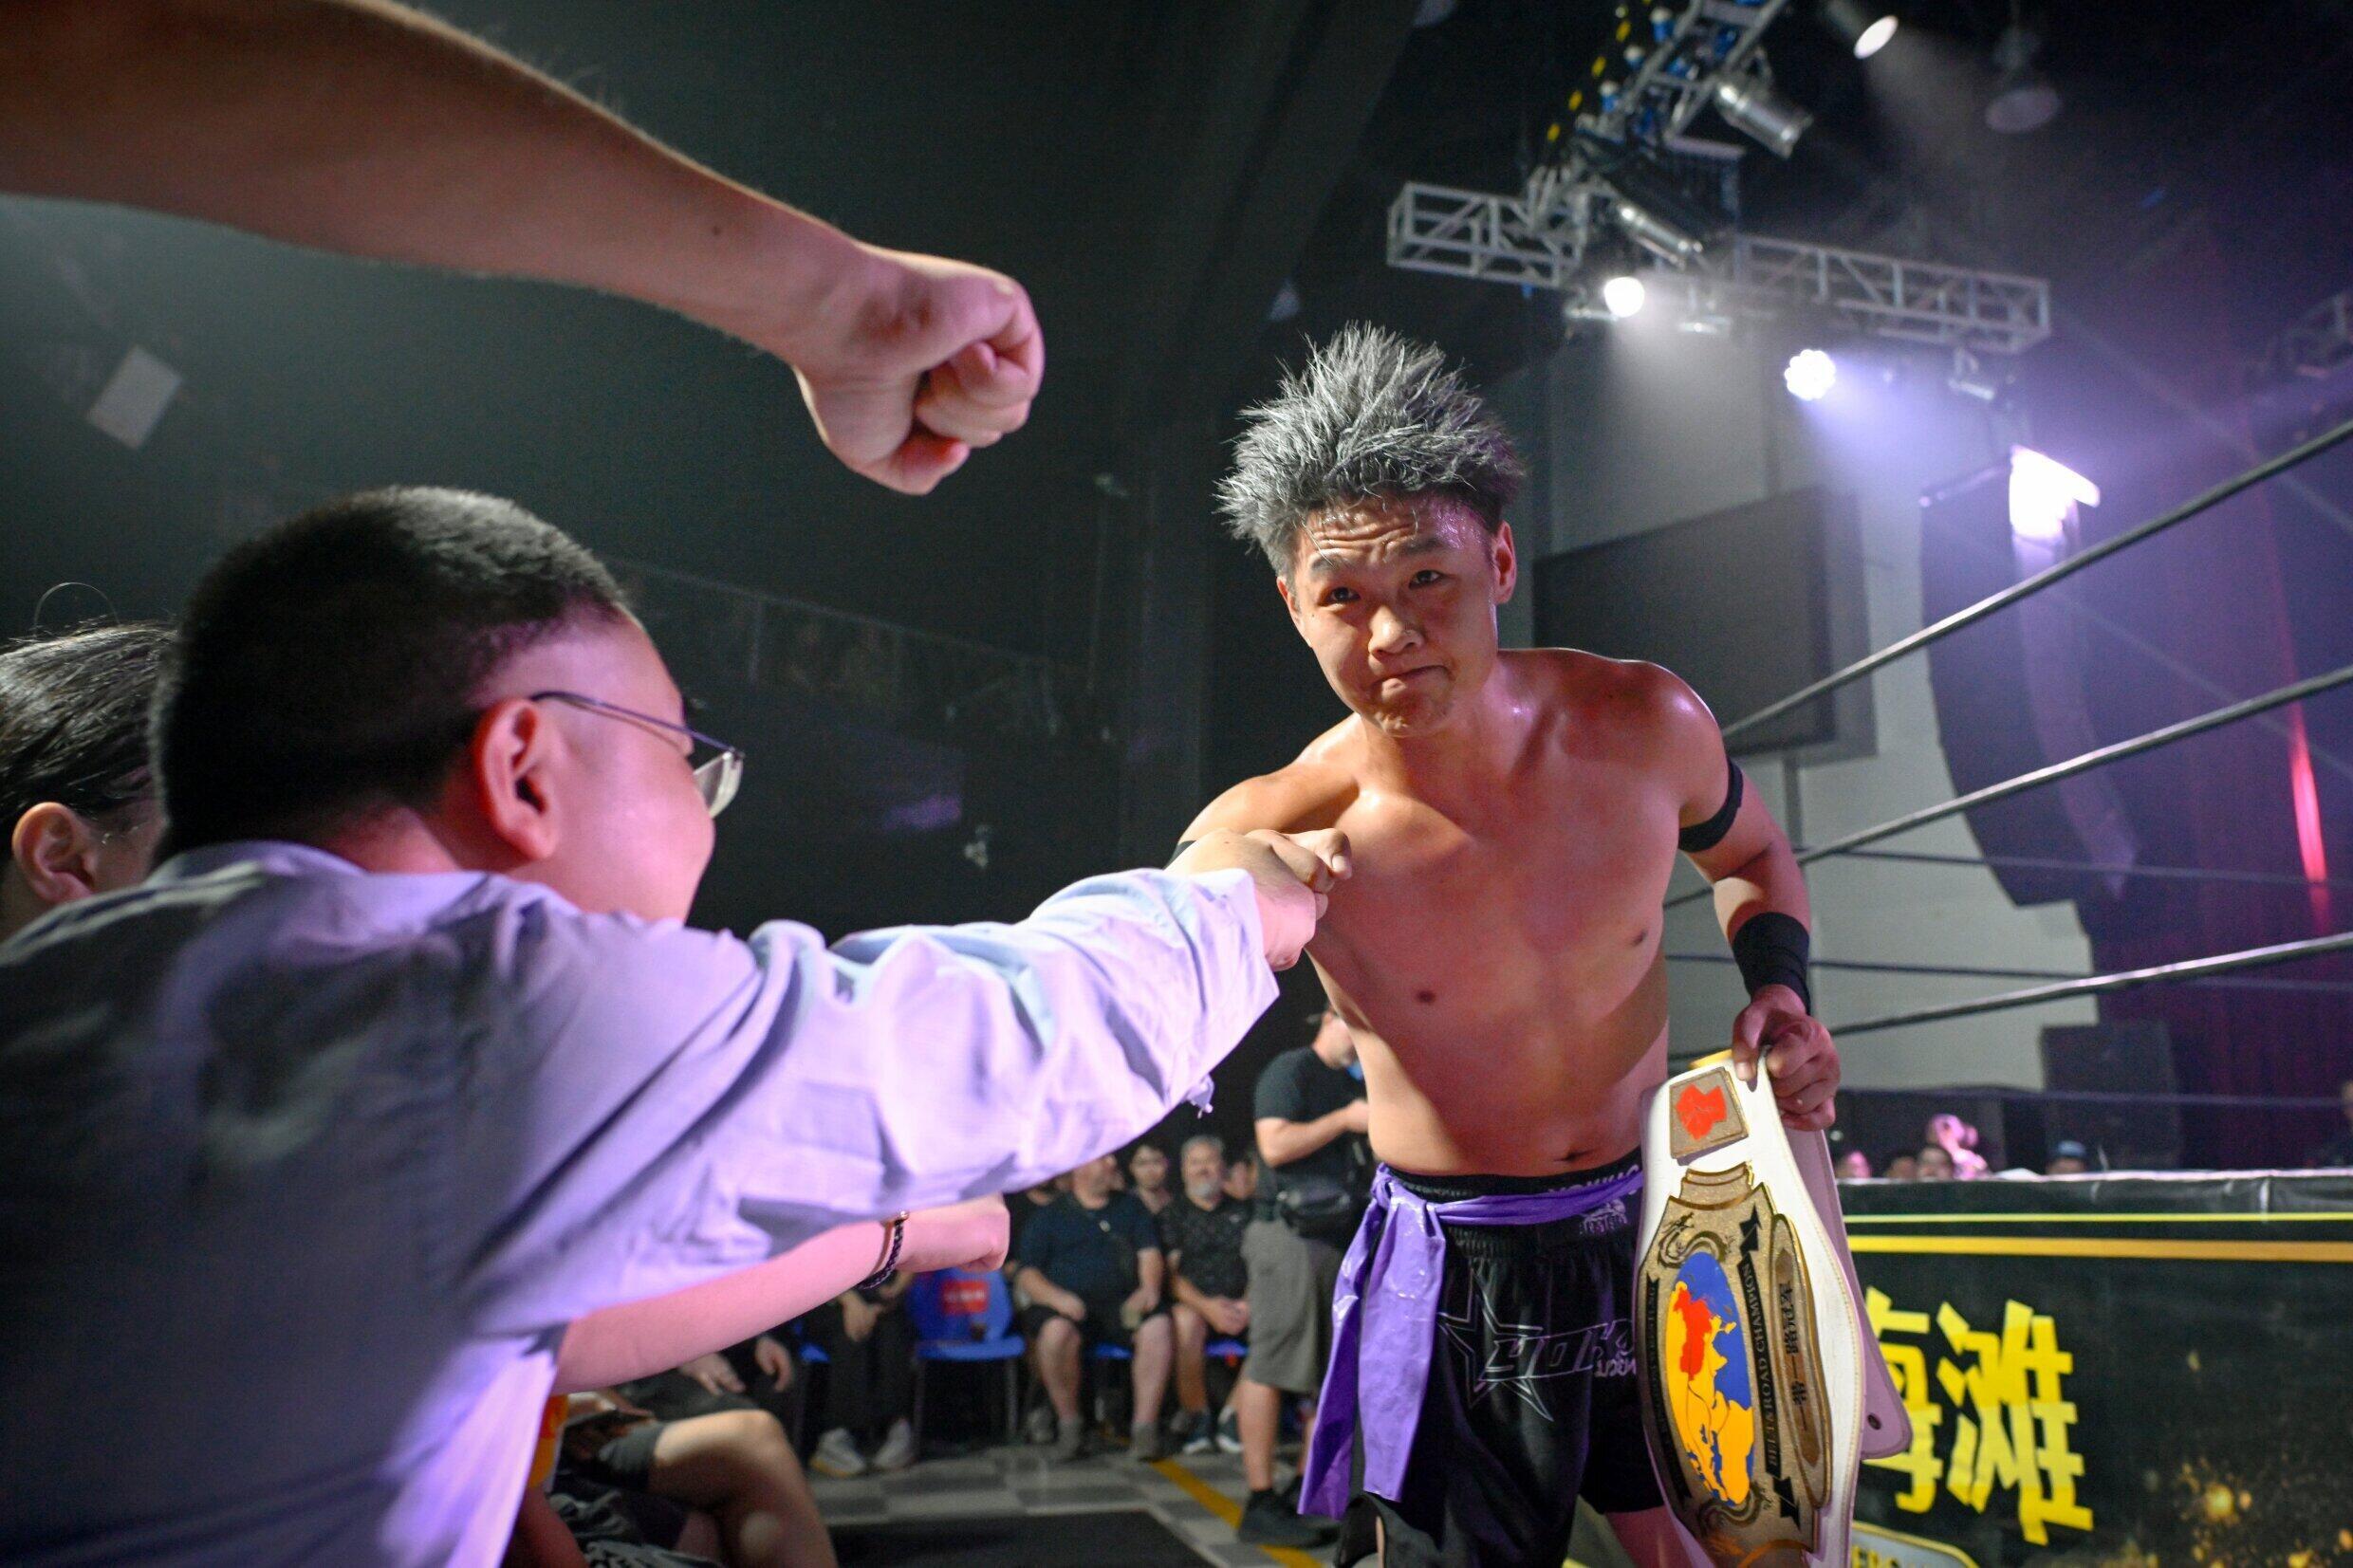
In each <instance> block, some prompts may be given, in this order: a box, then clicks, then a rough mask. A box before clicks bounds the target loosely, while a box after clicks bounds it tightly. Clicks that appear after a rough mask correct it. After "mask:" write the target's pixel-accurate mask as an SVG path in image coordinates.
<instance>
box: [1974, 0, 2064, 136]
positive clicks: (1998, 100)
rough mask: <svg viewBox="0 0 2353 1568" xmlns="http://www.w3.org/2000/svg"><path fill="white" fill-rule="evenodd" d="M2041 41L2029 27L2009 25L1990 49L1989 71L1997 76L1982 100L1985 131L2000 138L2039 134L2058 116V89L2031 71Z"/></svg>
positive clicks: (2040, 74) (2041, 74)
mask: <svg viewBox="0 0 2353 1568" xmlns="http://www.w3.org/2000/svg"><path fill="white" fill-rule="evenodd" d="M2042 47H2043V41H2042V40H2041V39H2040V38H2038V37H2036V36H2035V34H2034V31H2033V29H2032V28H2026V27H2022V26H2021V25H2019V24H2018V23H2016V22H2012V23H2011V24H2010V26H2009V27H2007V28H2003V29H2002V37H2001V41H2000V42H1999V43H1997V44H1995V45H1994V46H1993V68H1994V69H1995V70H1997V71H1999V72H2000V73H2001V75H2000V78H1999V79H1998V80H1997V81H1996V82H1995V83H1994V84H1993V96H1992V98H1991V99H1988V100H1987V101H1986V109H1985V122H1986V125H1987V126H1988V128H1990V129H1992V130H1996V131H1999V132H2001V133H2002V134H2003V135H2004V136H2024V135H2026V134H2027V133H2028V132H2029V131H2039V130H2041V129H2042V128H2043V127H2044V126H2046V125H2047V124H2049V123H2050V122H2051V121H2052V120H2055V119H2057V118H2058V116H2059V105H2060V99H2059V89H2058V88H2056V87H2054V86H2052V85H2051V84H2050V81H2049V79H2048V78H2047V77H2046V76H2044V75H2043V73H2042V72H2041V71H2038V70H2036V69H2035V68H2034V57H2035V55H2036V54H2038V53H2040V52H2041V50H2042Z"/></svg>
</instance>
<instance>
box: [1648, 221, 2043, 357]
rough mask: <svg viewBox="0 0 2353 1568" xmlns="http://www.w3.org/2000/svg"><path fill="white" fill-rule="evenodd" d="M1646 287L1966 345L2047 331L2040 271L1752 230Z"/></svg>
mask: <svg viewBox="0 0 2353 1568" xmlns="http://www.w3.org/2000/svg"><path fill="white" fill-rule="evenodd" d="M1655 286H1661V287H1663V288H1664V289H1665V290H1666V291H1667V293H1668V294H1669V295H1670V296H1679V297H1680V299H1681V302H1682V304H1684V306H1685V309H1686V312H1687V313H1688V314H1691V315H1732V314H1746V315H1750V316H1768V317H1769V316H1772V315H1777V314H1779V313H1780V312H1781V311H1782V310H1783V309H1785V308H1788V307H1789V306H1793V305H1795V306H1809V307H1812V308H1815V309H1818V310H1826V311H1828V312H1830V313H1831V314H1832V315H1834V316H1836V317H1838V318H1839V319H1840V320H1841V321H1843V322H1844V323H1845V324H1846V325H1847V326H1848V327H1850V328H1852V329H1853V330H1855V331H1857V332H1861V333H1865V334H1868V335H1869V336H1872V337H1876V338H1895V339H1899V340H1901V341H1905V342H1915V343H1932V344H1935V345H1936V346H1937V347H1940V348H1960V349H1967V350H1968V351H1970V352H1971V353H1974V354H2023V353H2025V352H2026V351H2027V350H2028V349H2029V348H2032V347H2033V346H2034V345H2035V344H2037V343H2039V342H2041V341H2044V340H2045V339H2046V338H2048V337H2049V336H2050V285H2049V284H2048V283H2047V282H2046V281H2045V280H2043V279H2041V278H2029V277H2021V276H2019V275H2017V274H2015V273H2010V272H1986V271H1980V270H1978V269H1976V268H1974V267H1948V266H1946V265H1945V264H1943V263H1941V262H1922V261H1907V260H1905V259H1903V258H1902V257H1899V256H1881V255H1875V254H1873V253H1871V252H1869V251H1866V250H1842V249H1836V248H1834V247H1831V246H1826V245H1807V244H1805V243H1804V242H1802V241H1798V240H1780V239H1769V238H1767V237H1765V236H1764V235H1761V234H1734V235H1733V236H1732V243H1731V245H1730V246H1729V247H1728V248H1726V247H1719V248H1717V252H1716V253H1712V254H1711V256H1710V258H1709V260H1708V261H1707V262H1704V263H1702V264H1701V265H1700V266H1697V267H1692V268H1690V269H1689V270H1687V271H1684V272H1680V273H1667V274H1665V275H1664V276H1663V277H1662V278H1660V279H1658V281H1657V283H1656V285H1655Z"/></svg>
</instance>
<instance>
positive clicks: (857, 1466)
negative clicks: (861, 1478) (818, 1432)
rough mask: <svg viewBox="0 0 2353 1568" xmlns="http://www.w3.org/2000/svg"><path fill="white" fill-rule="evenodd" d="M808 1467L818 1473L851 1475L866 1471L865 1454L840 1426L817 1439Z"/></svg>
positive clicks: (862, 1473)
mask: <svg viewBox="0 0 2353 1568" xmlns="http://www.w3.org/2000/svg"><path fill="white" fill-rule="evenodd" d="M809 1468H810V1469H812V1470H815V1471H816V1472H817V1473H818V1474H820V1475H831V1476H843V1477H847V1476H853V1475H864V1474H865V1473H866V1456H865V1455H864V1454H862V1453H860V1452H859V1451H858V1444H857V1441H856V1440H855V1439H853V1438H852V1437H851V1436H850V1434H849V1433H848V1432H847V1431H845V1430H843V1429H842V1428H840V1427H836V1428H834V1429H833V1430H831V1431H829V1432H827V1433H826V1434H825V1435H824V1436H823V1437H821V1438H819V1439H818V1440H817V1449H816V1451H815V1452H814V1453H812V1454H810V1455H809Z"/></svg>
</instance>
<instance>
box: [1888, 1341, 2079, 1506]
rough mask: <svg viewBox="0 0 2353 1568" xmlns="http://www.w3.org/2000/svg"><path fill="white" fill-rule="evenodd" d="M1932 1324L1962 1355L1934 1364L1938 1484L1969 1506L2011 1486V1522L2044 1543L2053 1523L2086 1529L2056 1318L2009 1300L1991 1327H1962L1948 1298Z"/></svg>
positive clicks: (2068, 1366)
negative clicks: (1949, 1408) (1940, 1444)
mask: <svg viewBox="0 0 2353 1568" xmlns="http://www.w3.org/2000/svg"><path fill="white" fill-rule="evenodd" d="M1896 1316H1904V1317H1924V1316H1925V1315H1924V1314H1900V1315H1896ZM1873 1321H1874V1323H1875V1324H1876V1322H1877V1319H1876V1318H1874V1319H1873ZM1922 1326H1923V1327H1925V1324H1924V1323H1923V1325H1922ZM1936 1326H1937V1327H1938V1328H1939V1329H1941V1330H1943V1332H1944V1337H1945V1341H1946V1343H1947V1344H1949V1345H1951V1346H1952V1348H1953V1351H1954V1354H1955V1356H1966V1357H1969V1358H1970V1360H1969V1362H1968V1363H1967V1364H1963V1363H1962V1362H1957V1361H1954V1360H1950V1359H1940V1360H1938V1361H1937V1363H1936V1382H1937V1385H1938V1386H1939V1387H1940V1388H1942V1389H1943V1391H1944V1394H1945V1397H1946V1398H1947V1399H1948V1400H1950V1401H1951V1402H1952V1404H1953V1406H1954V1411H1955V1413H1954V1422H1953V1448H1952V1452H1951V1454H1950V1455H1949V1456H1948V1458H1947V1461H1946V1465H1945V1489H1946V1490H1947V1491H1950V1492H1951V1493H1952V1494H1953V1495H1954V1496H1955V1497H1956V1498H1958V1499H1959V1500H1960V1501H1961V1502H1963V1503H1968V1504H1969V1506H1971V1507H1972V1508H1974V1509H1976V1510H1977V1511H1978V1512H1979V1513H1983V1512H1984V1511H1985V1507H1986V1503H1987V1500H1988V1499H1989V1498H1990V1497H1991V1496H1992V1493H1993V1489H1994V1488H1995V1487H1996V1486H2000V1487H2003V1488H2005V1489H2012V1490H2015V1491H2016V1493H2017V1496H2018V1526H2019V1528H2020V1529H2021V1530H2022V1531H2024V1532H2025V1534H2026V1538H2027V1540H2029V1541H2031V1542H2032V1543H2033V1544H2035V1545H2037V1546H2043V1545H2047V1544H2049V1541H2050V1528H2049V1527H2050V1526H2051V1525H2053V1524H2065V1525H2067V1526H2069V1527H2070V1528H2072V1529H2077V1530H2088V1529H2090V1528H2091V1523H2092V1516H2091V1510H2090V1509H2089V1508H2087V1507H2085V1506H2084V1505H2082V1504H2081V1503H2077V1502H2076V1499H2075V1483H2076V1478H2077V1477H2079V1476H2081V1475H2082V1474H2083V1473H2084V1459H2083V1456H2082V1455H2081V1454H2078V1453H2076V1452H2074V1451H2073V1450H2072V1449H2071V1448H2069V1447H2068V1442H2069V1432H2068V1430H2069V1429H2070V1428H2071V1427H2073V1426H2074V1425H2075V1406H2074V1404H2073V1403H2072V1402H2071V1401H2069V1400H2067V1399H2066V1398H2065V1397H2063V1391H2062V1389H2061V1387H2060V1379H2061V1378H2062V1377H2063V1376H2064V1375H2065V1374H2067V1373H2070V1372H2072V1371H2074V1370H2075V1357H2074V1356H2070V1355H2068V1354H2067V1353H2066V1352H2065V1351H2062V1350H2061V1349H2060V1348H2059V1331H2058V1325H2057V1324H2056V1323H2055V1322H2053V1321H2052V1319H2050V1318H2049V1317H2047V1316H2046V1315H2044V1314H2041V1313H2038V1312H2036V1311H2034V1310H2033V1309H2032V1308H2031V1307H2029V1306H2028V1305H2027V1304H2026V1303H2025V1302H2024V1301H2010V1302H2009V1303H2008V1304H2007V1305H2006V1307H2005V1309H2004V1312H2003V1317H2002V1332H2001V1333H1999V1334H1992V1333H1988V1332H1985V1331H1983V1330H1980V1329H1975V1328H1973V1327H1971V1326H1970V1322H1969V1319H1966V1318H1964V1317H1962V1316H1961V1315H1960V1313H1958V1312H1957V1311H1955V1310H1954V1308H1953V1306H1952V1304H1951V1303H1950V1302H1947V1303H1945V1304H1944V1305H1942V1306H1940V1307H1938V1308H1937V1310H1936ZM1891 1370H1892V1367H1891Z"/></svg>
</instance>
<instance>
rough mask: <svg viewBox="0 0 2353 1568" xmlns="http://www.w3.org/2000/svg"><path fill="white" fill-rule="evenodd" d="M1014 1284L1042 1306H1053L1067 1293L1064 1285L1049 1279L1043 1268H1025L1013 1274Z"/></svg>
mask: <svg viewBox="0 0 2353 1568" xmlns="http://www.w3.org/2000/svg"><path fill="white" fill-rule="evenodd" d="M1013 1283H1014V1285H1015V1286H1016V1287H1017V1288H1018V1289H1020V1290H1021V1292H1022V1293H1023V1294H1024V1295H1026V1296H1028V1298H1029V1299H1030V1300H1031V1301H1035V1302H1037V1303H1038V1304H1039V1305H1041V1306H1051V1305H1053V1304H1054V1303H1055V1302H1056V1301H1061V1300H1062V1299H1063V1297H1064V1296H1065V1295H1066V1294H1067V1292H1065V1290H1064V1289H1063V1288H1062V1286H1060V1285H1058V1284H1056V1283H1055V1282H1053V1281H1051V1280H1049V1279H1047V1277H1046V1274H1045V1272H1044V1271H1043V1270H1041V1269H1036V1268H1027V1267H1026V1268H1024V1269H1023V1270H1022V1271H1021V1272H1020V1273H1018V1274H1016V1275H1014V1276H1013Z"/></svg>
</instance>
